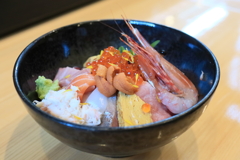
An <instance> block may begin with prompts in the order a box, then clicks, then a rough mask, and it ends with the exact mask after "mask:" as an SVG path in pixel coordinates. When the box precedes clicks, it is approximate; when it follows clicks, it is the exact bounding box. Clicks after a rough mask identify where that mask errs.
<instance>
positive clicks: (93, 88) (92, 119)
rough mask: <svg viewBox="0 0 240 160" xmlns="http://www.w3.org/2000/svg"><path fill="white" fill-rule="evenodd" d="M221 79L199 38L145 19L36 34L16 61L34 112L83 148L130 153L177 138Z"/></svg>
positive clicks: (19, 84)
mask: <svg viewBox="0 0 240 160" xmlns="http://www.w3.org/2000/svg"><path fill="white" fill-rule="evenodd" d="M219 79H220V69H219V65H218V62H217V60H216V58H215V56H214V54H213V53H212V52H211V51H210V50H209V49H208V48H207V47H206V46H205V45H204V44H202V43H201V42H200V41H198V40H196V39H195V38H193V37H191V36H189V35H187V34H185V33H183V32H181V31H178V30H176V29H173V28H169V27H167V26H163V25H160V24H155V23H151V22H145V21H139V20H120V19H119V20H99V21H88V22H80V23H77V24H72V25H69V26H64V27H61V28H59V29H55V30H53V31H51V32H48V33H46V34H44V35H43V36H41V37H39V38H37V39H36V40H34V41H33V42H32V43H31V44H29V45H28V46H27V47H26V48H25V49H24V50H23V51H22V53H21V54H20V55H19V57H18V59H17V60H16V63H15V66H14V69H13V81H14V85H15V88H16V91H17V93H18V94H19V96H20V98H21V100H22V101H23V104H24V105H25V107H26V108H27V110H28V112H29V114H30V115H31V116H32V117H33V119H34V120H35V121H36V122H37V123H38V124H39V125H40V126H41V127H43V128H44V129H45V130H46V131H47V132H48V133H49V134H51V135H52V136H54V137H55V138H57V139H58V140H60V141H61V142H63V143H65V144H67V145H69V146H71V147H73V148H76V149H78V150H81V151H85V152H89V153H93V154H98V155H102V156H108V157H125V156H131V155H136V154H140V153H144V152H147V151H150V150H152V149H154V148H157V147H161V146H164V145H165V144H167V143H169V142H171V141H172V140H174V139H175V138H177V137H178V136H179V135H181V134H182V133H183V132H185V131H186V130H187V129H188V128H189V127H191V126H192V125H193V124H194V123H195V122H196V121H197V120H198V118H199V117H200V116H201V114H202V113H203V111H204V109H205V108H206V106H207V104H208V103H209V100H210V98H211V97H212V95H213V93H214V92H215V90H216V88H217V85H218V82H219Z"/></svg>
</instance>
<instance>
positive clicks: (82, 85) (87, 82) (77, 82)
mask: <svg viewBox="0 0 240 160" xmlns="http://www.w3.org/2000/svg"><path fill="white" fill-rule="evenodd" d="M71 85H72V86H76V87H78V89H79V90H78V91H77V92H78V97H79V98H80V100H81V101H82V97H83V94H84V93H85V92H86V91H89V88H92V86H95V85H96V82H95V79H94V76H93V75H92V74H81V75H79V76H77V77H75V78H74V79H73V80H72V81H71V83H70V84H69V86H68V88H70V86H71Z"/></svg>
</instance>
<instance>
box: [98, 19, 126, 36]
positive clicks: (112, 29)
mask: <svg viewBox="0 0 240 160" xmlns="http://www.w3.org/2000/svg"><path fill="white" fill-rule="evenodd" d="M99 22H100V23H102V24H103V25H105V26H107V27H109V28H111V29H112V30H114V31H116V32H118V33H120V34H122V32H121V31H119V30H117V29H116V28H114V27H112V26H110V25H108V24H106V23H103V22H101V21H99ZM117 26H118V25H117Z"/></svg>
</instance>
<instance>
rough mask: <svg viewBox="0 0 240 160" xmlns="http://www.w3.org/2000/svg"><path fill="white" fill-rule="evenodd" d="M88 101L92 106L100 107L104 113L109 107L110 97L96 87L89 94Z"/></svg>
mask: <svg viewBox="0 0 240 160" xmlns="http://www.w3.org/2000/svg"><path fill="white" fill-rule="evenodd" d="M86 103H89V104H90V105H91V106H92V107H94V108H95V109H98V110H99V111H100V112H101V113H104V112H105V110H106V108H107V104H108V98H107V97H106V96H104V95H103V94H102V93H100V92H99V90H98V88H96V89H94V91H93V92H92V93H91V94H90V95H89V96H88V98H87V100H86Z"/></svg>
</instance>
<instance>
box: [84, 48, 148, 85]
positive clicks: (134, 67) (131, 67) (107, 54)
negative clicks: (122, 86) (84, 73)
mask: <svg viewBox="0 0 240 160" xmlns="http://www.w3.org/2000/svg"><path fill="white" fill-rule="evenodd" d="M100 55H101V57H100V59H98V60H96V61H93V62H88V63H87V64H86V67H87V68H91V69H92V74H93V75H95V74H96V71H97V69H98V64H101V65H104V66H106V67H107V68H108V67H110V66H111V65H117V66H118V67H120V68H121V72H124V73H125V75H126V76H129V77H131V78H132V80H133V82H135V84H136V85H138V86H139V85H140V84H141V83H142V81H143V78H142V76H141V71H140V69H139V66H138V60H137V56H136V55H134V56H133V55H132V54H131V53H130V52H129V51H127V50H124V51H123V52H122V53H121V52H120V51H119V50H118V49H116V48H114V47H112V46H110V47H108V48H106V49H104V50H103V51H101V54H100Z"/></svg>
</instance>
